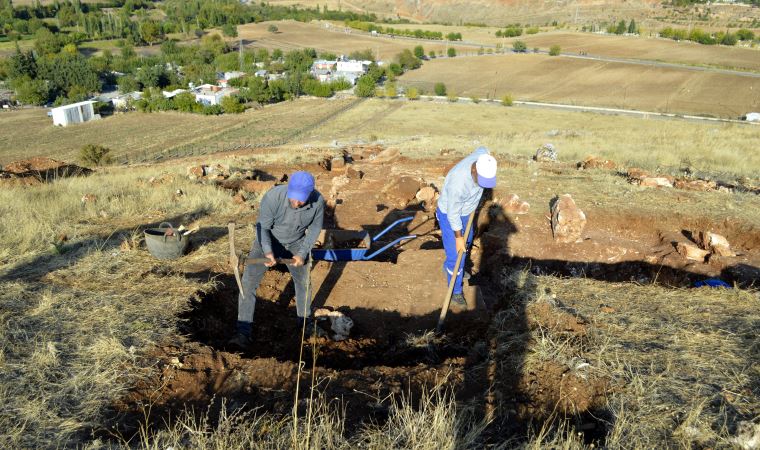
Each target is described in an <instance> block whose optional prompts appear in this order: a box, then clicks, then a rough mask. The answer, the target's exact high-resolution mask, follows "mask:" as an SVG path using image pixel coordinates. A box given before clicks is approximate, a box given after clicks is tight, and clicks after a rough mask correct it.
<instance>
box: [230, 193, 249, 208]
mask: <svg viewBox="0 0 760 450" xmlns="http://www.w3.org/2000/svg"><path fill="white" fill-rule="evenodd" d="M232 201H233V202H234V203H235V204H236V205H244V204H245V201H246V198H245V195H243V193H242V192H238V193H237V194H235V195H233V196H232Z"/></svg>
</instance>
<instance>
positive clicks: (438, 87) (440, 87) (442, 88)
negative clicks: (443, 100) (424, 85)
mask: <svg viewBox="0 0 760 450" xmlns="http://www.w3.org/2000/svg"><path fill="white" fill-rule="evenodd" d="M433 92H435V95H438V96H444V95H446V85H445V84H443V83H441V82H438V83H436V84H435V86H434V87H433Z"/></svg>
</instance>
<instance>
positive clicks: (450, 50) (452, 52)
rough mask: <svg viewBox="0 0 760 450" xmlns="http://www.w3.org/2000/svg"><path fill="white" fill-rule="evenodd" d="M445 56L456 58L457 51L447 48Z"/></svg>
mask: <svg viewBox="0 0 760 450" xmlns="http://www.w3.org/2000/svg"><path fill="white" fill-rule="evenodd" d="M446 54H447V55H448V57H449V58H453V57H455V56H457V51H456V49H455V48H454V47H449V49H448V50H447V51H446Z"/></svg>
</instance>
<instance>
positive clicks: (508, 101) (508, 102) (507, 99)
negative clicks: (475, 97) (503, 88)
mask: <svg viewBox="0 0 760 450" xmlns="http://www.w3.org/2000/svg"><path fill="white" fill-rule="evenodd" d="M501 104H502V105H504V106H512V105H513V104H514V100H513V99H512V95H510V94H504V95H503V96H502V97H501Z"/></svg>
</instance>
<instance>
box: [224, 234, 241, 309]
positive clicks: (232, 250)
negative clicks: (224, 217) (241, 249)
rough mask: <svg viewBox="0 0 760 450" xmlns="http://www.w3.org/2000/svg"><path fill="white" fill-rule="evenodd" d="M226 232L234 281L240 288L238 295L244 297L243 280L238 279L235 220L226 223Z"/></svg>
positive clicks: (238, 262)
mask: <svg viewBox="0 0 760 450" xmlns="http://www.w3.org/2000/svg"><path fill="white" fill-rule="evenodd" d="M227 232H228V233H229V235H230V264H232V270H233V271H234V272H235V282H237V285H238V289H240V295H241V296H243V298H245V291H244V289H243V280H241V279H240V258H239V257H238V255H237V253H236V252H235V222H229V223H227Z"/></svg>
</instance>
